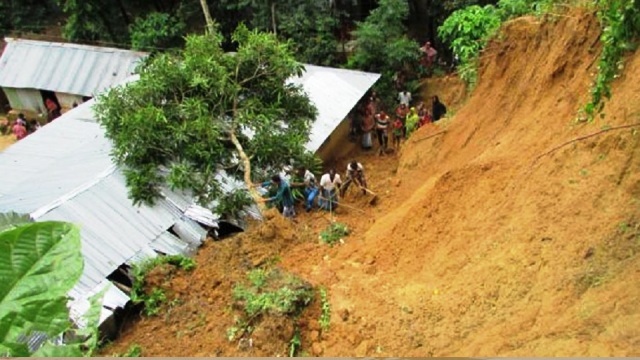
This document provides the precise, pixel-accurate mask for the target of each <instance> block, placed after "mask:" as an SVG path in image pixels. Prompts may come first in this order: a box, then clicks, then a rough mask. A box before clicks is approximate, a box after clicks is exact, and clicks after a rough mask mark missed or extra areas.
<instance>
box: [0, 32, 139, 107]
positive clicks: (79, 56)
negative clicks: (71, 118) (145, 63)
mask: <svg viewBox="0 0 640 360" xmlns="http://www.w3.org/2000/svg"><path fill="white" fill-rule="evenodd" d="M5 41H6V43H7V45H6V46H5V48H4V52H3V53H2V56H1V57H0V87H3V88H18V89H20V88H22V89H39V90H50V91H54V92H61V93H67V94H76V95H83V96H94V95H96V94H98V93H100V92H101V91H103V90H105V89H107V88H110V87H112V86H115V85H117V84H120V83H122V82H123V81H124V80H125V79H126V78H128V77H129V76H131V75H132V74H133V72H134V70H135V67H136V66H137V64H138V63H139V61H140V60H141V59H142V58H144V57H146V56H147V54H146V53H143V52H137V51H131V50H122V49H114V48H105V47H97V46H87V45H78V44H66V43H55V42H47V41H35V40H23V39H13V38H6V39H5Z"/></svg>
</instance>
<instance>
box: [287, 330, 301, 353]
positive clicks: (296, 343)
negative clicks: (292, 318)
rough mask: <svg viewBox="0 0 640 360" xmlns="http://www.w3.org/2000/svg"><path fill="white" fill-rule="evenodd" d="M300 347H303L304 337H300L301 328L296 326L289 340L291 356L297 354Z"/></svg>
mask: <svg viewBox="0 0 640 360" xmlns="http://www.w3.org/2000/svg"><path fill="white" fill-rule="evenodd" d="M300 347H302V337H300V329H298V328H296V330H295V332H294V333H293V336H292V337H291V340H290V341H289V357H294V356H296V354H297V353H298V350H300Z"/></svg>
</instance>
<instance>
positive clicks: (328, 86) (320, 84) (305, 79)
mask: <svg viewBox="0 0 640 360" xmlns="http://www.w3.org/2000/svg"><path fill="white" fill-rule="evenodd" d="M379 78H380V74H375V73H368V72H363V71H357V70H347V69H337V68H331V67H324V66H316V65H305V71H304V73H303V75H302V76H301V77H296V78H292V79H291V80H290V81H291V83H293V84H298V85H302V88H303V89H304V90H305V92H306V93H307V95H308V96H309V99H311V102H312V103H313V104H314V105H315V106H316V108H317V109H318V117H317V119H316V121H315V122H314V123H313V125H312V126H311V135H310V136H309V141H308V142H307V144H306V148H307V150H309V151H311V152H316V151H317V150H318V149H319V148H320V146H321V145H322V144H323V143H324V142H325V140H326V139H327V138H328V137H329V135H331V133H332V132H333V131H334V130H335V129H336V127H338V125H339V124H340V122H342V120H344V119H345V118H346V117H347V115H348V114H349V112H350V111H351V109H353V108H354V107H355V105H356V104H357V103H358V101H359V100H360V99H361V98H362V97H363V96H364V95H365V94H366V93H367V91H368V90H369V88H371V86H373V84H375V82H376V81H378V79H379Z"/></svg>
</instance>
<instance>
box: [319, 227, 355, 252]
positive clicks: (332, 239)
mask: <svg viewBox="0 0 640 360" xmlns="http://www.w3.org/2000/svg"><path fill="white" fill-rule="evenodd" d="M347 235H349V228H348V227H347V225H345V224H343V223H339V222H334V223H331V225H329V226H328V227H327V228H326V229H324V230H323V231H322V232H320V240H322V242H324V243H325V244H328V245H330V246H333V245H335V244H336V243H337V242H338V241H340V240H341V239H342V238H343V237H345V236H347Z"/></svg>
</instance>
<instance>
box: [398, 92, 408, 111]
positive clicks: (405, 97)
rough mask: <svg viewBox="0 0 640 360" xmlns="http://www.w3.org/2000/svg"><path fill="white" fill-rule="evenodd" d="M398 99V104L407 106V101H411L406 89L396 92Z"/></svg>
mask: <svg viewBox="0 0 640 360" xmlns="http://www.w3.org/2000/svg"><path fill="white" fill-rule="evenodd" d="M398 101H399V102H400V104H405V105H406V106H407V107H409V103H411V93H410V92H408V91H406V90H405V91H401V92H399V93H398Z"/></svg>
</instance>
